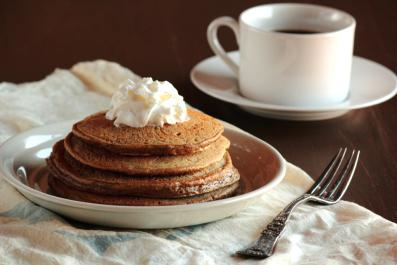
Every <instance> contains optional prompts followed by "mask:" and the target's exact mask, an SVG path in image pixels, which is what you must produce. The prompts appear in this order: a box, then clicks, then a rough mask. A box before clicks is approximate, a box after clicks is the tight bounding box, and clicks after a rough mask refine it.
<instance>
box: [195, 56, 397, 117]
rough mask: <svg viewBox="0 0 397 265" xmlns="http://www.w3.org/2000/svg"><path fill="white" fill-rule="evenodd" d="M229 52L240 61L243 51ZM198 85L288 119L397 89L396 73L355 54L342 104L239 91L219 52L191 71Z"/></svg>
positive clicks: (369, 100)
mask: <svg viewBox="0 0 397 265" xmlns="http://www.w3.org/2000/svg"><path fill="white" fill-rule="evenodd" d="M229 55H230V56H231V57H232V58H233V59H234V60H235V61H236V62H238V60H239V52H238V51H234V52H230V53H229ZM190 78H191V80H192V82H193V83H194V85H195V86H196V87H197V88H198V89H200V90H201V91H202V92H204V93H206V94H208V95H210V96H212V97H215V98H217V99H220V100H223V101H227V102H229V103H233V104H236V105H238V106H240V107H241V108H242V109H244V110H246V111H248V112H251V113H253V114H256V115H259V116H264V117H270V118H277V119H288V120H322V119H330V118H334V117H337V116H340V115H343V114H345V113H346V112H348V111H349V110H352V109H359V108H365V107H369V106H373V105H376V104H379V103H382V102H384V101H386V100H388V99H390V98H392V97H393V96H394V95H395V94H396V93H397V78H396V75H395V74H394V73H393V72H392V71H391V70H389V69H387V68H386V67H384V66H382V65H380V64H378V63H375V62H373V61H370V60H368V59H364V58H361V57H357V56H354V57H353V64H352V76H351V84H350V95H349V98H348V99H347V100H346V101H344V102H342V103H339V104H334V105H324V106H316V107H306V106H302V107H300V106H299V107H296V106H283V105H274V104H267V103H262V102H257V101H254V100H251V99H248V98H245V97H243V96H242V95H240V94H239V92H238V84H237V79H236V77H235V76H234V74H233V73H232V71H231V70H230V69H229V68H228V67H227V66H226V65H225V64H224V63H223V62H222V61H221V59H220V58H219V57H217V56H214V57H211V58H207V59H205V60H203V61H201V62H200V63H198V64H197V65H196V66H195V67H194V68H193V69H192V71H191V72H190Z"/></svg>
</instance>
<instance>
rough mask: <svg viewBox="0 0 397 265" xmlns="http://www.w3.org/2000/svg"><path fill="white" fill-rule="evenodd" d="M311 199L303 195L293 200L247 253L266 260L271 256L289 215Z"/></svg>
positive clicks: (307, 195)
mask: <svg viewBox="0 0 397 265" xmlns="http://www.w3.org/2000/svg"><path fill="white" fill-rule="evenodd" d="M310 198H311V196H310V195H309V194H303V195H302V196H300V197H298V198H296V199H295V200H293V201H292V202H291V203H290V204H288V205H287V206H286V207H285V208H284V209H283V210H282V211H281V212H280V213H279V214H278V215H277V216H276V217H275V218H274V219H273V220H272V221H271V222H270V223H269V224H268V225H267V226H266V228H265V230H263V231H262V233H261V235H260V237H259V239H258V240H257V241H256V243H255V245H254V246H252V247H251V248H250V249H249V251H250V252H252V253H251V254H252V256H256V257H261V258H266V257H269V256H271V255H272V254H273V251H274V247H275V245H276V243H277V240H278V239H279V237H280V236H281V234H282V233H283V231H284V229H285V225H286V223H287V221H288V219H289V217H290V215H291V212H292V211H293V210H294V209H295V207H296V206H298V205H299V204H301V203H304V202H306V201H308V200H309V199H310Z"/></svg>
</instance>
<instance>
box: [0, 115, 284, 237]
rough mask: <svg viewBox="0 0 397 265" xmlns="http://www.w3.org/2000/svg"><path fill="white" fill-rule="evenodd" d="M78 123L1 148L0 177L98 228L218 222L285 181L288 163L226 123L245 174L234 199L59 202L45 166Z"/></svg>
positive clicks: (50, 206)
mask: <svg viewBox="0 0 397 265" xmlns="http://www.w3.org/2000/svg"><path fill="white" fill-rule="evenodd" d="M72 124H73V122H72V121H69V122H64V123H58V124H53V125H48V126H44V127H39V128H35V129H32V130H29V131H26V132H24V133H21V134H19V135H17V136H15V137H13V138H11V139H10V140H8V141H7V142H5V143H4V144H3V145H1V146H0V174H2V175H3V176H4V178H5V179H6V180H7V181H8V182H9V183H10V184H11V185H13V186H14V187H15V188H16V189H17V190H18V191H19V192H21V193H22V194H23V195H24V196H25V197H27V198H28V199H29V200H31V201H33V202H35V203H37V204H38V205H41V206H43V207H45V208H47V209H50V210H52V211H54V212H57V213H59V214H61V215H64V216H67V217H70V218H73V219H76V220H79V221H83V222H87V223H93V224H99V225H105V226H114V227H125V228H142V229H145V228H171V227H180V226H187V225H195V224H201V223H207V222H211V221H215V220H219V219H222V218H225V217H228V216H230V215H233V214H235V213H237V212H239V211H241V210H243V209H244V208H246V207H247V206H248V205H250V204H252V203H254V202H255V201H256V200H257V199H258V198H259V197H260V196H261V195H263V194H264V193H265V192H267V191H268V190H269V189H270V188H272V187H274V186H275V185H277V184H278V183H279V182H280V181H281V180H282V179H283V177H284V175H285V171H286V162H285V160H284V159H283V157H282V156H281V155H280V153H279V152H278V151H277V150H276V149H274V148H273V147H272V146H270V145H269V144H267V143H265V142H263V141H262V140H260V139H258V138H256V137H254V136H252V135H250V134H248V133H246V132H244V131H242V130H240V129H238V128H237V127H234V126H232V125H230V124H227V123H225V124H224V125H225V135H226V136H227V137H228V138H229V139H230V140H231V142H232V145H231V147H230V153H231V156H232V159H233V164H234V165H235V166H236V167H237V168H238V170H239V171H240V174H241V182H240V187H241V189H240V191H239V194H238V195H235V196H233V197H230V198H226V199H222V200H217V201H212V202H205V203H197V204H187V205H176V206H114V205H101V204H94V203H86V202H80V201H74V200H69V199H64V198H60V197H57V196H54V195H52V194H51V191H50V190H48V186H47V175H48V171H47V168H46V166H45V158H47V157H48V156H49V154H50V152H51V150H52V145H53V144H54V143H55V142H56V141H57V140H59V139H61V138H63V137H64V136H65V135H66V134H67V133H68V132H69V131H70V130H71V127H72Z"/></svg>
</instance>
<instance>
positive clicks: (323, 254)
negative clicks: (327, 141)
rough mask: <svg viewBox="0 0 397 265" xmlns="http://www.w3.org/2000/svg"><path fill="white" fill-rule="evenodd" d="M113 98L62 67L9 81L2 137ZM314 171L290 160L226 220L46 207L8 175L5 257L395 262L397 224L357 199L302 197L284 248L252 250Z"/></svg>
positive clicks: (3, 188)
mask: <svg viewBox="0 0 397 265" xmlns="http://www.w3.org/2000/svg"><path fill="white" fill-rule="evenodd" d="M108 103H109V98H107V97H105V96H102V95H99V94H97V93H95V92H93V91H89V90H87V89H86V88H85V86H84V85H83V83H81V82H80V81H79V79H77V78H76V77H75V76H74V75H73V74H72V73H70V72H69V71H67V70H56V71H55V72H54V73H52V74H51V75H50V76H48V77H47V78H46V79H44V80H43V81H39V82H34V83H26V84H21V85H15V84H10V83H1V84H0V143H1V142H3V141H5V140H6V139H7V138H9V137H10V136H12V135H14V134H16V133H18V132H20V131H23V130H26V129H29V128H31V127H35V126H39V125H43V124H48V123H52V122H59V121H62V120H68V119H78V118H82V117H84V116H86V115H88V114H91V113H93V112H95V111H98V110H102V109H105V108H106V107H107V106H108ZM312 182H313V181H312V179H311V178H310V177H309V176H308V175H307V174H306V173H305V172H304V171H302V170H301V169H299V168H297V167H296V166H294V165H292V164H288V168H287V175H286V177H285V179H284V180H283V182H282V183H281V184H279V185H278V186H277V187H275V188H274V189H272V190H271V191H270V192H268V193H267V194H265V195H264V196H263V198H262V199H261V200H260V201H259V202H258V203H256V204H255V205H253V206H251V207H249V208H248V209H246V210H244V211H243V212H240V213H239V214H237V215H235V216H232V217H230V218H226V219H224V220H221V221H217V222H213V223H209V224H204V225H197V226H192V227H183V228H177V229H162V230H146V231H140V230H125V229H123V230H120V229H112V228H103V227H98V226H93V225H88V224H81V223H78V222H74V221H71V220H65V219H63V218H62V217H60V216H58V215H56V214H54V213H52V212H50V211H48V210H46V209H44V208H41V207H39V206H37V205H35V204H33V203H31V202H30V201H28V200H27V199H26V198H25V197H23V196H22V195H21V194H19V193H18V192H17V191H16V190H14V189H13V188H12V187H11V186H10V185H9V184H8V183H6V182H5V180H3V179H2V177H1V176H0V264H257V263H258V264H382V265H387V264H396V263H397V225H396V224H395V223H392V222H390V221H388V220H386V219H384V218H382V217H380V216H378V215H376V214H374V213H372V212H371V211H369V210H367V209H365V208H363V207H361V206H359V205H357V204H355V203H351V202H346V201H342V202H340V203H338V204H336V205H333V206H311V205H304V206H300V207H299V208H298V209H297V210H296V212H295V213H294V214H293V215H292V217H291V220H290V222H289V224H288V226H287V229H286V231H285V233H284V234H283V236H282V238H281V239H280V241H279V244H278V245H277V248H276V252H275V254H274V255H273V256H272V257H270V258H268V259H266V260H244V259H241V258H238V257H235V256H233V253H234V252H235V251H237V250H240V249H242V248H244V247H245V246H247V245H248V244H250V243H251V242H253V241H254V240H255V239H256V238H257V236H258V235H259V233H260V231H261V230H262V229H264V228H265V226H266V224H267V223H268V222H270V221H271V219H272V218H273V217H274V216H275V215H276V214H277V213H278V212H279V211H281V209H282V208H283V207H284V206H285V205H286V204H287V203H289V202H290V201H292V200H293V199H294V198H296V197H297V196H299V195H300V194H302V193H303V192H304V191H305V190H306V189H307V188H308V187H309V186H310V185H311V183H312Z"/></svg>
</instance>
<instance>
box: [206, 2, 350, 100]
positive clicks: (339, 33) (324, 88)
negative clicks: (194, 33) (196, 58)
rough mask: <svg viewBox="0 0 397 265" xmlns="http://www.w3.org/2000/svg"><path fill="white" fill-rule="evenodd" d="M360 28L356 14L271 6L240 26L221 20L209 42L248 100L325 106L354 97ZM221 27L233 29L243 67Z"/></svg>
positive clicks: (250, 12)
mask: <svg viewBox="0 0 397 265" xmlns="http://www.w3.org/2000/svg"><path fill="white" fill-rule="evenodd" d="M355 25H356V22H355V20H354V18H353V17H352V16H351V15H349V14H347V13H346V12H343V11H340V10H337V9H334V8H329V7H324V6H318V5H310V4H269V5H261V6H256V7H252V8H249V9H247V10H245V11H244V12H243V13H241V15H240V18H239V22H237V21H236V20H235V19H233V18H231V17H220V18H217V19H215V20H214V21H212V22H211V24H210V25H209V26H208V31H207V38H208V42H209V44H210V46H211V48H212V50H213V51H214V53H215V54H216V55H218V56H219V57H220V58H221V59H222V60H223V61H224V62H225V64H226V65H227V66H229V67H230V69H231V70H232V71H233V72H234V73H235V74H236V75H237V77H238V81H239V89H240V93H241V94H242V95H243V96H245V97H247V98H249V99H252V100H256V101H260V102H264V103H270V104H277V105H287V106H321V105H331V104H336V103H340V102H343V101H344V100H345V99H346V98H347V97H348V93H349V85H350V84H349V83H350V72H351V64H352V56H353V43H354V31H355ZM220 26H228V27H230V28H231V29H232V30H233V32H234V33H235V35H236V39H237V43H238V45H239V51H240V63H239V65H237V64H236V63H235V62H234V61H233V60H232V59H231V58H230V57H229V56H228V55H227V53H226V52H225V51H224V49H223V48H222V46H221V45H220V43H219V41H218V38H217V31H218V28H219V27H220ZM280 30H284V31H289V32H291V31H302V30H305V31H314V32H316V33H311V34H310V33H309V34H301V33H285V32H277V31H280Z"/></svg>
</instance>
